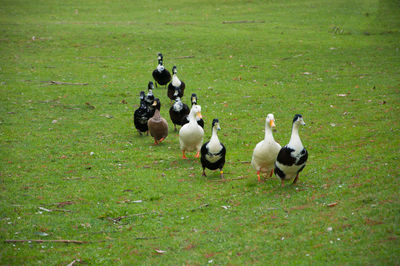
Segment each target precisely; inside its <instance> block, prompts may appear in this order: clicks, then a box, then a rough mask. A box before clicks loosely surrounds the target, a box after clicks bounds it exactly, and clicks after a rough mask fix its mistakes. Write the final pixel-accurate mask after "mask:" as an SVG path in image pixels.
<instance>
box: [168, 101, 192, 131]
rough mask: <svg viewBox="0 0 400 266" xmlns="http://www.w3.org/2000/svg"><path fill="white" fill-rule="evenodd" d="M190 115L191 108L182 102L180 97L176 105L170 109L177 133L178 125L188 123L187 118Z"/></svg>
mask: <svg viewBox="0 0 400 266" xmlns="http://www.w3.org/2000/svg"><path fill="white" fill-rule="evenodd" d="M189 113H190V109H189V106H187V104H184V103H183V102H182V101H181V98H180V97H176V98H175V103H174V104H173V105H172V106H171V108H170V109H169V116H170V118H171V121H172V123H174V129H175V131H176V125H179V126H183V125H184V124H186V123H187V118H186V117H187V116H188V114H189Z"/></svg>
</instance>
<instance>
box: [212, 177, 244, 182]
mask: <svg viewBox="0 0 400 266" xmlns="http://www.w3.org/2000/svg"><path fill="white" fill-rule="evenodd" d="M246 178H247V177H246V176H239V177H235V178H229V179H218V180H215V181H214V180H212V181H214V182H228V181H235V180H242V179H246Z"/></svg>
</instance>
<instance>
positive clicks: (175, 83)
mask: <svg viewBox="0 0 400 266" xmlns="http://www.w3.org/2000/svg"><path fill="white" fill-rule="evenodd" d="M176 73H178V70H177V68H176V66H173V67H172V81H171V82H170V83H169V84H168V91H167V96H168V98H170V99H171V101H173V100H175V98H176V97H180V98H182V97H183V94H184V91H185V82H183V81H181V80H180V79H179V78H178V76H177V75H176Z"/></svg>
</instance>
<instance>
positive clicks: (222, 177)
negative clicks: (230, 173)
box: [219, 170, 224, 179]
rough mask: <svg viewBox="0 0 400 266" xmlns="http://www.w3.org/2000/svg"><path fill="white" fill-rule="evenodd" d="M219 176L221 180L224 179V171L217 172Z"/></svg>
mask: <svg viewBox="0 0 400 266" xmlns="http://www.w3.org/2000/svg"><path fill="white" fill-rule="evenodd" d="M219 173H220V175H221V179H224V171H222V170H221V171H219Z"/></svg>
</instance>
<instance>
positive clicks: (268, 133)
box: [264, 124, 274, 140]
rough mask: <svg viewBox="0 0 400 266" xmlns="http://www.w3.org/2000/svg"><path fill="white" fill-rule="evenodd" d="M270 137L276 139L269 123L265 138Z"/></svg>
mask: <svg viewBox="0 0 400 266" xmlns="http://www.w3.org/2000/svg"><path fill="white" fill-rule="evenodd" d="M269 139H274V136H273V135H272V129H271V127H269V125H268V124H266V125H265V137H264V140H269Z"/></svg>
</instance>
